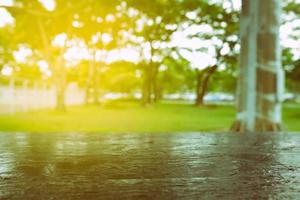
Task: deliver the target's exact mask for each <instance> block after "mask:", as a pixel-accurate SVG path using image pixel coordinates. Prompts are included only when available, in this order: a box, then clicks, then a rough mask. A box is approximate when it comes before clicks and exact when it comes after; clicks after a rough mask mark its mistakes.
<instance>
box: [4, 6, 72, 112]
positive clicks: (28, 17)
mask: <svg viewBox="0 0 300 200" xmlns="http://www.w3.org/2000/svg"><path fill="white" fill-rule="evenodd" d="M55 2H56V4H55V8H53V9H52V8H47V7H45V5H43V4H42V3H40V2H39V1H38V0H32V1H26V0H16V1H15V3H14V6H12V7H7V10H8V11H9V12H10V13H11V15H12V16H13V17H14V19H15V25H14V34H13V35H12V38H11V42H13V43H16V44H24V45H26V46H27V47H29V48H31V49H32V50H33V51H34V52H35V53H37V54H38V55H40V56H41V58H43V59H45V60H46V61H47V62H48V64H49V66H50V69H51V70H52V74H53V79H54V83H55V84H56V96H57V98H56V99H57V100H56V104H57V106H56V107H57V109H58V110H65V102H64V101H65V89H66V84H67V83H66V72H65V66H64V65H65V62H64V57H63V55H64V52H65V51H66V41H61V42H60V46H57V47H55V46H53V45H52V42H53V40H54V39H55V37H56V36H57V35H59V34H63V33H66V35H68V34H67V33H68V32H69V31H70V28H71V25H72V24H71V23H70V22H71V20H70V19H71V17H72V15H71V12H70V10H71V9H72V8H74V5H73V4H72V2H68V3H66V2H65V1H63V0H56V1H55Z"/></svg>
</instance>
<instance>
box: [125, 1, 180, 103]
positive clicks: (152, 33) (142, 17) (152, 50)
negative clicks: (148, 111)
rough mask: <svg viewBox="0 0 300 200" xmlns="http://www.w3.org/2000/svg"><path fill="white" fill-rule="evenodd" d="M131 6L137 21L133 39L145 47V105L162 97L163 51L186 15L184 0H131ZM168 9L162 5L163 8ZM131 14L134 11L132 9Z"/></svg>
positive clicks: (143, 50) (142, 62) (143, 60)
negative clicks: (160, 87) (160, 81)
mask: <svg viewBox="0 0 300 200" xmlns="http://www.w3.org/2000/svg"><path fill="white" fill-rule="evenodd" d="M126 2H127V4H128V10H129V11H131V13H134V12H135V13H136V14H135V19H136V22H135V23H134V25H135V26H134V27H133V31H132V33H133V35H135V36H136V38H138V39H137V40H135V41H133V42H136V45H138V46H140V47H141V57H143V59H142V61H141V63H140V66H141V68H142V69H143V73H142V74H143V89H142V96H143V97H142V102H143V104H144V105H149V104H152V103H155V102H156V101H157V100H158V99H159V96H160V94H159V86H158V74H159V67H160V66H161V65H162V63H163V60H164V55H163V51H165V50H166V49H168V46H167V43H168V42H169V41H170V40H171V36H172V34H173V33H174V32H175V31H176V30H177V27H178V25H179V23H181V22H182V21H183V19H184V18H185V17H186V16H185V13H184V10H183V9H182V8H183V7H182V2H181V1H178V0H170V1H165V0H154V1H148V0H140V1H135V0H127V1H126ZM163 7H164V8H168V9H162V8H163ZM129 14H130V12H129Z"/></svg>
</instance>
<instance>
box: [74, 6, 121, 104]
mask: <svg viewBox="0 0 300 200" xmlns="http://www.w3.org/2000/svg"><path fill="white" fill-rule="evenodd" d="M79 2H80V1H79ZM117 6H120V1H118V0H116V1H106V0H100V1H99V0H98V1H96V0H87V1H84V3H82V4H81V6H80V9H76V10H74V14H73V29H74V36H73V37H78V38H80V39H83V40H84V42H85V44H86V45H87V48H88V50H89V54H90V58H89V61H90V62H89V70H88V76H87V80H86V103H89V102H90V101H91V99H92V102H93V103H95V104H98V103H99V97H100V96H99V90H100V89H99V86H100V82H101V81H100V80H99V78H100V71H101V67H102V68H104V67H105V66H103V65H105V64H106V58H107V54H108V52H109V51H110V50H112V49H115V48H117V47H120V43H118V40H119V32H120V31H121V28H122V25H123V23H124V20H123V15H121V13H119V14H118V10H117ZM101 65H102V66H101ZM91 97H92V98H91Z"/></svg>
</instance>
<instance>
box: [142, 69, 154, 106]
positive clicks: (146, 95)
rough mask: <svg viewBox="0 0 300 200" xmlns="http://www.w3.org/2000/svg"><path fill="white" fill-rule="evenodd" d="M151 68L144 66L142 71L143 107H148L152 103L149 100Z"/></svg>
mask: <svg viewBox="0 0 300 200" xmlns="http://www.w3.org/2000/svg"><path fill="white" fill-rule="evenodd" d="M151 79H152V78H151V66H150V65H149V64H145V69H144V81H143V96H142V104H143V105H144V106H147V105H150V104H151V103H152V101H151V100H152V99H151Z"/></svg>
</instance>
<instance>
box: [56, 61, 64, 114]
mask: <svg viewBox="0 0 300 200" xmlns="http://www.w3.org/2000/svg"><path fill="white" fill-rule="evenodd" d="M60 64H61V63H60V62H59V64H58V65H57V66H55V78H56V81H55V83H56V109H57V110H58V111H65V110H66V104H65V92H66V86H67V77H66V72H65V70H64V69H63V68H64V67H63V66H61V65H60Z"/></svg>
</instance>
